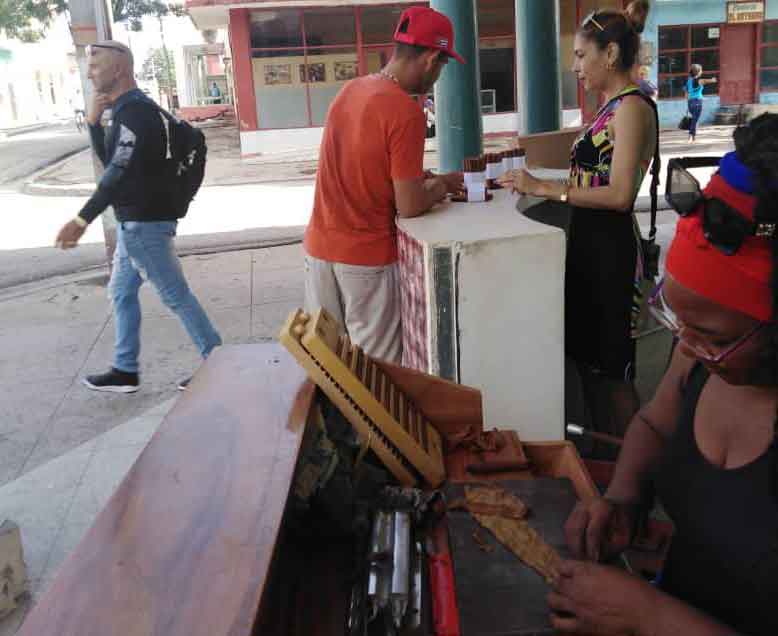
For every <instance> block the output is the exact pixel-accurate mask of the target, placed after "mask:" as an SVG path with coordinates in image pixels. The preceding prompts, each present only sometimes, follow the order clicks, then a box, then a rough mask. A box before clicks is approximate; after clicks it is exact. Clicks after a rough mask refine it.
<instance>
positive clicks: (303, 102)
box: [251, 8, 359, 129]
mask: <svg viewBox="0 0 778 636" xmlns="http://www.w3.org/2000/svg"><path fill="white" fill-rule="evenodd" d="M251 20H252V28H251V46H252V51H251V56H252V65H253V75H254V89H255V91H256V99H257V116H258V119H259V127H260V128H261V129H268V128H305V127H308V126H321V125H323V124H324V120H325V118H326V115H327V110H328V108H329V106H330V104H331V103H332V100H333V99H334V98H335V96H336V95H337V94H338V92H339V91H340V89H341V88H342V86H343V84H345V83H346V82H347V81H348V80H350V79H353V78H354V77H356V76H357V74H358V68H359V63H358V56H357V50H356V45H355V42H356V26H355V24H356V15H355V11H354V9H335V8H333V9H311V10H284V11H255V12H253V13H252V16H251ZM344 44H345V45H348V46H343V45H344Z"/></svg>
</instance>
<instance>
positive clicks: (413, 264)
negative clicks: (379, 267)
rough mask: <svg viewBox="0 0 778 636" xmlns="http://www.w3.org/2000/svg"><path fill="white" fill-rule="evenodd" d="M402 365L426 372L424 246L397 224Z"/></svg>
mask: <svg viewBox="0 0 778 636" xmlns="http://www.w3.org/2000/svg"><path fill="white" fill-rule="evenodd" d="M397 251H398V256H399V260H400V315H401V317H402V332H403V359H402V364H403V366H404V367H408V368H410V369H416V370H418V371H424V372H425V373H429V352H428V351H427V301H426V297H427V296H426V285H425V281H424V248H423V247H422V244H421V243H419V242H418V241H417V240H416V239H414V238H413V237H410V236H408V235H407V234H406V233H405V232H403V231H402V229H400V228H397Z"/></svg>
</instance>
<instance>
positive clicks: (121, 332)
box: [108, 221, 222, 373]
mask: <svg viewBox="0 0 778 636" xmlns="http://www.w3.org/2000/svg"><path fill="white" fill-rule="evenodd" d="M177 225H178V223H177V222H176V221H154V222H144V223H141V222H136V221H124V222H122V223H119V224H118V227H117V228H116V252H115V253H114V258H113V273H112V274H111V282H110V283H109V285H108V290H109V294H110V297H111V301H112V302H113V314H114V322H115V323H116V351H115V353H114V364H113V366H114V368H115V369H118V370H119V371H125V372H127V373H137V372H138V355H139V354H140V321H141V311H140V301H139V300H138V291H139V290H140V286H141V285H142V284H143V281H144V279H148V280H149V281H151V284H152V285H154V287H155V288H156V290H157V293H158V294H159V296H160V298H161V299H162V302H163V303H165V305H166V306H167V307H169V308H170V309H171V310H172V311H173V312H174V313H175V314H176V315H177V316H178V317H179V318H180V319H181V322H182V323H183V325H184V328H185V329H186V331H187V333H188V334H189V337H190V338H191V339H192V342H194V344H195V346H196V347H197V348H198V350H199V351H200V355H202V356H203V358H206V357H208V354H209V353H211V351H212V350H213V348H214V347H217V346H219V345H220V344H221V343H222V340H221V337H220V336H219V334H218V333H217V332H216V329H214V327H213V325H212V324H211V321H210V320H208V316H206V315H205V312H204V311H203V308H202V307H201V306H200V303H199V302H197V298H195V297H194V294H192V292H191V291H190V289H189V285H187V283H186V279H185V278H184V272H183V270H182V269H181V262H180V261H179V260H178V256H177V255H176V252H175V249H174V247H173V239H174V237H175V235H176V226H177Z"/></svg>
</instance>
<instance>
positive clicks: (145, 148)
mask: <svg viewBox="0 0 778 636" xmlns="http://www.w3.org/2000/svg"><path fill="white" fill-rule="evenodd" d="M88 76H89V79H90V80H91V81H92V84H93V86H94V89H95V97H94V101H93V103H92V106H91V108H90V109H89V113H88V115H87V123H88V124H89V133H90V135H91V137H92V143H93V146H94V148H95V150H96V152H97V154H98V156H99V158H100V161H101V162H102V164H103V165H104V166H105V172H104V173H103V176H102V177H101V178H100V182H99V183H98V184H97V190H96V191H95V193H94V194H93V195H92V196H91V197H90V198H89V200H88V201H87V202H86V204H84V207H83V208H82V209H81V211H80V212H79V213H78V215H76V217H75V218H74V219H73V220H71V221H69V222H68V223H66V224H65V225H64V227H63V228H62V229H61V230H60V231H59V234H58V235H57V246H59V247H61V248H62V249H68V248H72V247H75V246H76V245H77V244H78V241H79V239H80V238H81V237H82V236H83V234H84V232H85V231H86V228H87V226H88V225H89V223H91V222H92V221H94V220H95V219H96V218H97V217H98V216H99V215H100V214H102V212H103V211H104V210H105V208H106V207H108V206H109V205H113V207H114V211H115V212H116V220H117V221H118V224H117V228H116V252H115V253H114V259H113V270H112V272H111V280H110V282H109V284H108V290H109V294H110V297H111V301H112V303H113V314H114V325H115V329H116V340H115V343H116V344H115V353H114V362H113V366H112V367H111V369H110V370H109V371H108V372H107V373H102V374H98V375H90V376H87V377H86V378H84V379H83V383H84V384H85V385H86V386H87V387H88V388H90V389H92V390H93V391H108V392H111V393H134V392H135V391H137V390H138V388H139V386H140V382H139V376H138V369H139V366H138V356H139V354H140V323H141V308H140V302H139V299H138V292H139V291H140V286H141V285H142V284H143V281H144V280H145V279H148V280H149V281H151V284H152V285H154V287H155V288H156V290H157V292H158V293H159V296H160V298H161V299H162V302H164V303H165V305H167V307H168V308H169V309H171V310H172V311H173V312H174V313H175V314H176V315H177V316H178V317H179V319H180V320H181V322H182V323H183V325H184V328H185V329H186V331H187V333H188V334H189V337H190V338H191V339H192V341H193V342H194V344H195V345H196V346H197V348H198V350H199V351H200V354H201V355H202V357H203V358H206V357H207V356H208V354H210V353H211V351H212V350H213V349H214V347H217V346H218V345H220V344H221V343H222V341H221V338H220V336H219V334H218V333H217V332H216V329H214V327H213V325H212V324H211V321H210V320H209V319H208V316H207V315H206V314H205V311H203V308H202V307H201V306H200V303H199V302H198V301H197V298H195V296H194V294H192V292H191V290H190V289H189V285H187V282H186V279H185V278H184V272H183V271H182V269H181V262H180V261H179V260H178V256H177V255H176V252H175V248H174V246H173V239H174V237H175V235H176V226H177V225H178V216H177V212H176V210H175V209H174V206H173V204H172V203H173V197H172V193H171V187H172V186H173V185H174V184H172V183H169V182H168V181H167V180H166V179H165V177H164V176H163V175H164V171H162V170H160V166H161V165H162V163H163V162H164V161H165V159H166V156H167V154H168V147H167V143H166V139H167V132H166V127H165V124H164V123H163V119H162V115H161V113H160V111H159V109H158V107H157V105H156V104H154V102H152V101H151V100H150V99H149V98H148V97H146V96H145V95H144V94H143V92H142V91H140V90H139V89H138V87H137V85H136V84H135V79H134V74H133V60H132V52H131V51H130V49H129V48H128V47H127V46H125V45H124V44H122V43H121V42H115V41H111V40H109V41H106V42H100V43H99V44H94V45H92V47H91V50H90V54H89V70H88ZM109 107H110V108H112V117H113V124H112V126H111V133H110V135H109V136H108V138H106V137H105V133H104V131H103V128H102V126H101V125H100V119H101V117H102V114H103V111H104V110H105V109H106V108H109ZM188 382H189V379H186V380H183V381H182V382H180V383H179V385H178V388H179V389H184V388H186V385H187V384H188Z"/></svg>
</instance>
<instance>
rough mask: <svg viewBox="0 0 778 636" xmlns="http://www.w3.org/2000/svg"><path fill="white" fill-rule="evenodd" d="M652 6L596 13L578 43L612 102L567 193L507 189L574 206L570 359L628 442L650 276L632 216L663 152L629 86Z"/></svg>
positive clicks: (649, 116)
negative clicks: (638, 327)
mask: <svg viewBox="0 0 778 636" xmlns="http://www.w3.org/2000/svg"><path fill="white" fill-rule="evenodd" d="M647 12H648V3H647V2H645V1H636V2H632V3H630V5H629V6H628V8H627V10H626V11H625V12H624V13H622V12H619V11H595V12H593V13H592V14H591V15H590V16H589V17H588V18H586V19H585V20H584V21H583V22H582V23H581V26H580V27H579V29H578V32H577V34H576V36H575V63H574V66H573V71H574V72H575V73H576V74H577V76H578V79H579V81H581V82H583V85H584V87H585V88H586V89H587V90H589V91H594V92H601V93H602V94H603V95H604V96H605V99H606V103H605V105H604V106H603V107H602V108H601V109H600V111H599V113H598V114H597V116H596V117H595V119H594V122H593V123H592V124H591V126H590V127H589V128H588V130H586V132H585V133H584V134H583V135H582V136H581V137H580V138H579V139H578V140H577V141H576V143H575V144H574V146H573V148H572V153H571V169H570V181H569V185H563V184H560V183H558V182H555V181H543V180H540V179H535V178H534V177H532V176H531V175H530V174H529V173H528V172H526V171H524V170H520V171H511V172H508V173H506V174H505V175H504V177H503V178H502V179H501V183H502V184H503V185H504V186H507V187H512V188H513V189H514V190H515V191H517V192H520V193H527V194H532V195H535V196H540V197H545V198H549V199H556V200H561V201H567V202H569V203H570V205H571V206H572V209H573V212H572V218H571V222H570V229H569V231H568V252H567V266H566V276H565V353H566V355H567V356H569V357H570V358H571V359H572V360H573V361H575V363H576V366H577V368H578V372H579V374H580V376H581V380H582V383H583V387H584V394H585V396H586V401H587V406H588V408H589V411H590V413H591V416H592V421H593V424H594V427H595V428H596V429H598V430H600V431H601V432H605V433H611V434H615V435H619V436H621V435H623V434H624V432H625V431H626V429H627V425H628V424H629V421H630V419H631V418H632V416H633V415H634V413H635V411H637V409H638V408H639V406H640V402H639V398H638V396H637V392H636V390H635V386H634V383H633V380H634V378H635V341H634V339H633V330H634V327H635V321H636V319H637V314H638V312H639V309H640V287H639V284H640V280H641V278H642V266H641V262H640V258H639V249H640V248H639V238H640V234H639V231H638V227H637V224H636V222H635V220H634V216H633V214H632V208H633V204H634V201H635V197H636V196H637V192H638V190H639V189H640V184H641V182H642V180H643V176H644V175H645V173H646V171H647V169H648V166H649V163H650V161H651V158H652V157H653V153H654V148H655V145H656V135H657V127H656V114H655V105H654V103H653V101H652V100H651V99H650V98H648V97H647V96H645V95H644V94H643V93H642V92H641V91H640V89H639V88H638V86H636V85H635V84H634V83H633V82H632V81H631V79H630V75H631V71H632V69H633V67H634V66H635V61H636V58H637V53H638V49H639V47H640V36H639V33H640V32H641V31H642V30H643V25H644V22H645V18H646V15H647Z"/></svg>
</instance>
